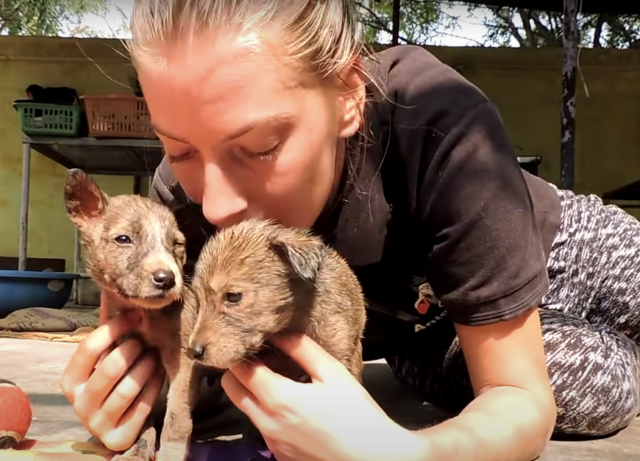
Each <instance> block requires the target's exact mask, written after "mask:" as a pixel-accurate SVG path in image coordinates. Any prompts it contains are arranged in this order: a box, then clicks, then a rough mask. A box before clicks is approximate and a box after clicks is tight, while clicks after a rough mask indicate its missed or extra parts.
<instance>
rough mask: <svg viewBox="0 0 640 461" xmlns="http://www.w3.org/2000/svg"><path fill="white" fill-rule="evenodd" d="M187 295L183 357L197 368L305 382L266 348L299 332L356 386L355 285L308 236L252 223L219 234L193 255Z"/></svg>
mask: <svg viewBox="0 0 640 461" xmlns="http://www.w3.org/2000/svg"><path fill="white" fill-rule="evenodd" d="M192 289H193V292H194V294H195V298H196V299H195V301H196V304H197V311H198V314H197V322H196V325H195V329H194V331H193V333H192V334H191V337H190V340H189V349H188V354H189V356H190V357H191V358H193V359H194V360H196V361H197V362H198V363H199V364H201V365H202V366H204V367H214V368H219V369H226V368H229V366H230V365H231V364H233V363H236V362H239V361H245V360H261V361H263V362H264V363H265V364H266V365H267V366H268V367H269V368H271V369H272V370H274V371H276V372H278V373H280V374H282V375H284V376H287V377H289V378H291V379H294V380H296V381H305V380H308V376H306V374H305V373H304V371H303V370H302V369H301V368H300V367H299V366H298V365H297V364H296V363H295V362H294V361H293V360H292V359H291V358H289V357H288V356H285V355H284V354H282V353H281V352H279V350H277V349H276V348H275V347H273V346H271V345H270V343H269V341H270V339H271V338H273V337H275V336H277V335H281V334H286V333H305V334H306V335H308V336H309V337H311V338H312V339H313V340H315V341H316V342H317V343H318V344H319V345H320V346H322V347H323V348H324V349H325V350H326V351H327V352H328V353H329V354H331V355H332V356H334V357H335V358H336V359H338V360H339V361H340V362H341V363H342V364H343V365H344V366H345V367H346V368H347V369H348V370H349V372H350V373H351V374H352V375H353V376H354V377H355V378H356V379H357V380H358V381H361V379H362V369H363V361H362V344H361V339H362V335H363V331H364V326H365V319H366V313H365V301H364V297H363V294H362V290H361V287H360V284H359V282H358V279H357V278H356V276H355V274H354V273H353V272H352V270H351V268H350V267H349V266H348V264H347V263H346V261H345V260H344V259H343V258H342V257H340V256H339V255H338V253H337V252H335V251H334V250H333V249H331V248H329V247H328V246H326V245H324V244H323V242H322V240H320V238H318V237H315V236H313V235H312V234H311V233H310V232H309V231H307V230H303V229H293V228H285V227H283V226H280V225H278V224H275V223H274V222H272V221H260V220H247V221H244V222H241V223H240V224H237V225H235V226H231V227H228V228H225V229H222V230H220V231H219V232H218V233H217V234H216V235H215V237H213V238H211V239H210V240H209V241H208V242H207V244H206V245H205V246H204V248H203V250H202V252H201V253H200V257H199V259H198V262H197V263H196V268H195V274H194V278H193V283H192ZM255 435H256V434H255V433H253V434H252V435H251V437H253V436H255ZM258 440H260V438H258Z"/></svg>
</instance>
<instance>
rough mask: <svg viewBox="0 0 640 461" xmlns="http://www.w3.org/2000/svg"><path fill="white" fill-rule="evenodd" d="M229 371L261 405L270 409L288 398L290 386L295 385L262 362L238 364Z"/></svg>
mask: <svg viewBox="0 0 640 461" xmlns="http://www.w3.org/2000/svg"><path fill="white" fill-rule="evenodd" d="M229 370H230V371H231V374H232V375H233V376H234V377H235V378H236V379H237V380H238V381H239V382H240V383H241V384H242V386H243V387H245V388H246V389H247V390H248V392H250V393H251V394H252V395H253V396H255V399H256V400H257V401H258V402H259V403H261V404H262V405H267V406H269V407H273V406H274V405H277V404H278V403H279V402H280V401H282V399H283V398H286V397H285V396H286V395H287V394H288V393H289V392H290V391H289V389H290V387H289V385H291V384H294V381H291V380H290V379H289V378H286V377H284V376H282V375H280V374H278V373H276V372H274V371H272V370H270V369H269V368H268V367H267V366H266V365H265V364H263V363H260V362H257V363H237V364H234V365H232V366H231V368H230V369H229ZM283 394H284V395H283Z"/></svg>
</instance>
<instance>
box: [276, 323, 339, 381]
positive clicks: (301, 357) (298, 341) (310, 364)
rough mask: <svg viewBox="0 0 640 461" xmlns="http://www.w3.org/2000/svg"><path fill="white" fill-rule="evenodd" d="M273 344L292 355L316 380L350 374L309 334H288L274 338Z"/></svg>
mask: <svg viewBox="0 0 640 461" xmlns="http://www.w3.org/2000/svg"><path fill="white" fill-rule="evenodd" d="M272 341H273V344H274V345H275V346H276V347H277V348H278V349H280V350H281V351H282V352H284V353H285V354H287V355H288V356H289V357H291V358H292V359H293V360H294V361H295V362H296V363H297V364H298V365H300V366H301V367H302V369H303V370H304V371H306V372H307V374H308V375H309V377H310V378H311V379H312V380H314V381H320V382H324V381H325V380H326V378H329V377H330V378H331V379H335V377H336V376H341V375H345V374H348V372H347V370H346V368H345V367H344V366H343V365H342V364H341V363H340V362H339V361H338V360H336V359H335V358H334V357H333V356H332V355H331V354H329V353H328V352H327V351H325V350H324V349H323V348H322V347H321V346H320V345H319V344H318V343H316V342H315V341H314V340H313V339H311V338H310V337H309V336H307V335H287V336H282V337H278V338H273V339H272Z"/></svg>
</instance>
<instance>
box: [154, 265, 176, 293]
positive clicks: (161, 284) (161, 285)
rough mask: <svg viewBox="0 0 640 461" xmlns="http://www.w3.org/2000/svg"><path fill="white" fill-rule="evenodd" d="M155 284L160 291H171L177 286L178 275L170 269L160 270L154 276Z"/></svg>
mask: <svg viewBox="0 0 640 461" xmlns="http://www.w3.org/2000/svg"><path fill="white" fill-rule="evenodd" d="M152 276H153V284H154V285H155V286H156V288H158V289H160V290H170V289H171V288H173V287H174V286H175V284H176V274H174V273H173V271H172V270H169V269H158V270H157V271H154V272H153V274H152Z"/></svg>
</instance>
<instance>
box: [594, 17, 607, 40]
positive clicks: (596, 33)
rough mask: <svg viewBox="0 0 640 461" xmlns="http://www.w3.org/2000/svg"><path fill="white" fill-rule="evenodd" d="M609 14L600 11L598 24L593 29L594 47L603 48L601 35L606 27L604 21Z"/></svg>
mask: <svg viewBox="0 0 640 461" xmlns="http://www.w3.org/2000/svg"><path fill="white" fill-rule="evenodd" d="M606 17H607V15H606V14H604V13H600V14H599V15H598V19H596V25H595V27H594V31H593V47H594V48H602V44H601V43H600V37H602V28H603V27H604V23H605V20H606Z"/></svg>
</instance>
